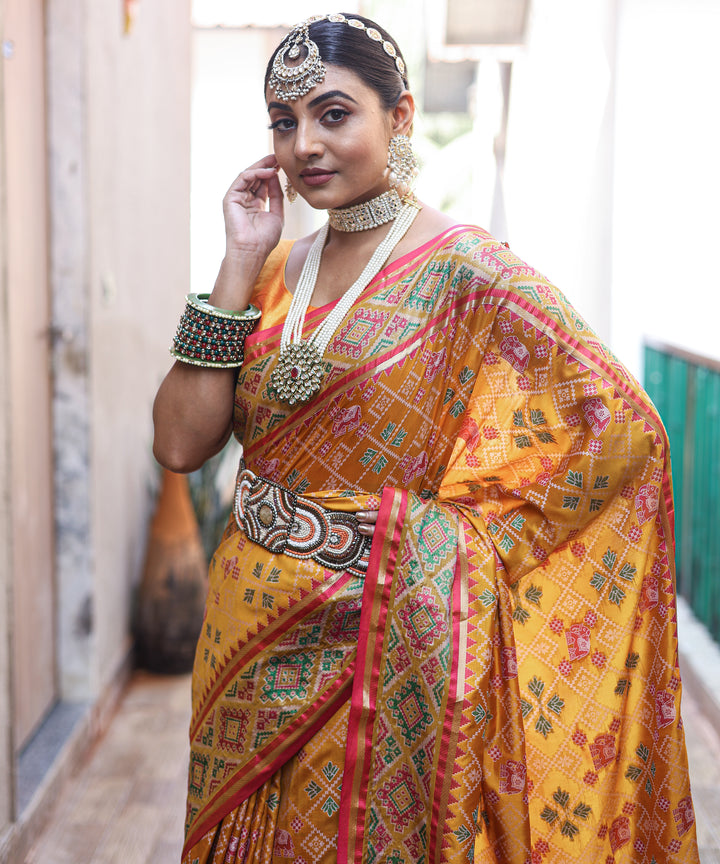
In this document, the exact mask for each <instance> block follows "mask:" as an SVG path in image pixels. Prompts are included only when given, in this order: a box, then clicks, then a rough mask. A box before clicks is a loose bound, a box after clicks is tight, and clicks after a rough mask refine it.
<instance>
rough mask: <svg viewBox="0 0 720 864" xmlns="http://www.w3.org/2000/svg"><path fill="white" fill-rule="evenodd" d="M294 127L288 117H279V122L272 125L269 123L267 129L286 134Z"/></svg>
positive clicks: (293, 123) (293, 122)
mask: <svg viewBox="0 0 720 864" xmlns="http://www.w3.org/2000/svg"><path fill="white" fill-rule="evenodd" d="M294 125H295V121H294V120H291V119H290V118H289V117H281V118H280V119H279V120H275V122H274V123H271V124H270V126H269V128H270V129H272V130H273V132H275V131H278V132H287V131H288V130H289V129H292V128H293V126H294Z"/></svg>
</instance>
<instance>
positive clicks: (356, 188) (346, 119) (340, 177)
mask: <svg viewBox="0 0 720 864" xmlns="http://www.w3.org/2000/svg"><path fill="white" fill-rule="evenodd" d="M326 70H327V71H326V74H325V79H324V80H323V82H322V83H321V84H319V85H317V86H316V87H313V89H312V90H311V91H310V92H309V93H308V94H307V95H305V96H303V97H302V98H300V99H296V100H295V101H294V102H282V101H280V100H279V99H278V98H277V97H276V96H275V93H274V92H273V91H272V90H270V89H269V88H268V90H267V93H266V96H267V103H268V112H269V114H270V123H271V126H270V128H271V129H272V130H273V143H274V149H275V157H276V158H277V161H278V164H279V165H280V167H281V168H282V170H283V171H284V172H285V174H287V176H288V179H289V180H290V182H291V183H292V185H293V186H294V187H295V189H296V190H297V192H298V193H299V194H300V195H302V197H303V198H305V200H306V201H307V202H308V203H309V204H310V205H311V206H312V207H315V208H316V209H318V210H320V209H328V208H331V207H349V206H351V205H353V204H359V203H361V202H363V201H367V200H369V199H370V198H373V197H375V196H376V195H379V194H381V193H382V192H385V191H387V189H388V188H389V185H388V181H387V177H386V171H385V169H386V167H387V157H388V143H389V141H390V139H391V138H392V136H393V134H394V131H395V129H396V126H397V118H396V113H397V111H388V110H386V109H385V108H383V106H382V103H381V101H380V97H379V95H378V94H377V93H376V91H375V90H373V89H372V87H368V85H367V84H365V82H364V81H363V80H362V79H361V78H360V77H359V76H358V75H356V74H355V73H354V72H351V71H350V70H349V69H345V68H343V67H340V66H332V65H330V64H326ZM400 131H405V130H404V129H403V130H400Z"/></svg>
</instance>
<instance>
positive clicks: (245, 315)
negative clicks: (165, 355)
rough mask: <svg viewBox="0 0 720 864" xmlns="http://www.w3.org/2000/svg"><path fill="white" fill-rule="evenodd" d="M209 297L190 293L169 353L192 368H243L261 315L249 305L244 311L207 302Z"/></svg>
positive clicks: (255, 307)
mask: <svg viewBox="0 0 720 864" xmlns="http://www.w3.org/2000/svg"><path fill="white" fill-rule="evenodd" d="M209 297H210V295H209V294H188V295H187V297H186V298H185V299H186V301H187V305H186V306H185V311H184V312H183V314H182V317H181V318H180V323H179V324H178V329H177V333H176V334H175V339H174V340H173V344H172V345H171V346H170V353H171V354H172V356H173V357H175V359H176V360H180V361H182V362H183V363H191V364H192V365H193V366H207V367H210V368H217V369H230V368H234V367H237V366H242V362H243V357H244V353H245V352H244V348H245V339H246V338H247V337H248V336H249V334H250V333H251V332H252V331H253V330H254V329H255V326H256V324H257V323H258V321H259V320H260V315H261V312H260V310H259V309H258V308H257V306H252V305H250V306H248V307H247V309H243V310H242V312H233V311H232V310H230V309H219V308H218V307H217V306H211V305H210V303H208V298H209Z"/></svg>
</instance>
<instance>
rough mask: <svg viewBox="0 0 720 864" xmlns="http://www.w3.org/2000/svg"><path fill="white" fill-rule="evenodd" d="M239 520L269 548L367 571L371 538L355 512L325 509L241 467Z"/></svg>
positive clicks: (332, 567) (255, 539) (236, 509)
mask: <svg viewBox="0 0 720 864" xmlns="http://www.w3.org/2000/svg"><path fill="white" fill-rule="evenodd" d="M233 512H234V514H235V521H236V522H237V524H238V526H239V527H240V528H241V529H242V530H243V531H244V532H245V534H246V535H247V536H248V538H249V539H250V540H252V541H253V542H254V543H258V544H259V545H260V546H262V547H263V548H264V549H267V550H268V552H273V553H276V554H283V555H290V556H292V557H293V558H301V559H302V558H312V559H313V560H314V561H316V562H317V563H318V564H320V565H321V566H323V567H327V568H328V569H329V570H350V569H352V570H355V571H357V572H358V574H364V573H366V572H367V566H368V561H369V559H370V545H371V538H370V537H365V536H364V535H363V534H361V533H360V532H359V530H358V528H359V526H360V523H359V522H358V520H357V519H356V518H355V516H354V515H353V514H352V513H338V512H335V511H333V510H326V509H325V508H324V507H321V506H320V505H319V504H317V503H316V502H315V501H311V500H310V499H308V498H302V497H301V496H300V495H297V494H296V493H295V492H291V491H290V490H289V489H286V488H285V487H284V486H280V485H279V484H277V483H273V482H272V481H271V480H266V479H265V478H264V477H258V476H257V474H254V473H253V472H252V471H249V470H248V469H247V468H241V470H240V471H239V473H238V476H237V483H236V486H235V504H234V507H233Z"/></svg>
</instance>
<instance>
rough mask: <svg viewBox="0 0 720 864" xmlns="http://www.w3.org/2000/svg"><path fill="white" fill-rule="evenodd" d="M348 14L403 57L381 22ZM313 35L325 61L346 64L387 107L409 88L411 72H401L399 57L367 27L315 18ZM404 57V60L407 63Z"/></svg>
mask: <svg viewBox="0 0 720 864" xmlns="http://www.w3.org/2000/svg"><path fill="white" fill-rule="evenodd" d="M343 14H344V15H345V17H346V18H357V19H358V21H362V23H363V24H364V25H365V26H366V27H372V28H374V29H375V30H377V31H378V33H380V35H381V36H382V38H383V40H384V41H387V42H390V43H391V44H392V45H393V46H394V48H395V50H396V51H397V55H398V57H400V58H401V59H403V57H402V52H401V51H400V48H399V46H398V44H397V42H396V41H395V40H394V39H393V38H392V36H391V35H390V34H389V33H388V32H387V30H384V29H383V28H382V27H381V26H380V25H379V24H376V23H375V22H374V21H371V20H370V18H365V17H364V16H363V15H356V14H354V13H351V12H345V13H343ZM309 33H310V38H311V39H312V40H313V42H314V43H315V44H316V45H317V46H318V49H319V50H320V57H321V59H322V61H323V62H324V63H329V64H331V65H332V66H342V67H343V68H345V69H349V70H350V71H351V72H354V73H355V74H356V75H358V76H359V77H360V78H361V79H362V80H363V81H364V82H365V84H367V85H368V87H372V89H373V90H374V91H375V92H376V93H377V94H378V96H379V97H380V101H381V102H382V104H383V107H384V108H386V109H388V110H390V109H392V108H394V107H395V106H396V105H397V103H398V99H399V98H400V94H401V93H402V91H403V90H406V89H409V85H408V79H407V72H406V73H405V75H404V76H403V75H401V74H400V72H399V71H398V68H397V66H396V65H395V60H394V58H393V57H391V56H390V55H389V54H388V53H387V52H386V51H385V50H384V48H383V47H382V43H381V42H376V41H375V40H374V39H371V38H370V37H369V36H368V35H367V32H366V31H365V30H361V29H360V28H358V27H351V26H350V25H349V24H348V23H347V22H345V21H338V22H333V21H328V20H327V19H324V20H322V21H315V22H314V23H313V24H311V25H310V28H309ZM284 44H285V39H283V41H282V42H281V43H280V44H279V45H278V47H277V48H276V49H275V50H274V51H273V54H272V57H271V58H270V61H269V63H268V65H267V69H266V71H265V88H266V89H267V85H268V80H269V78H270V73H271V71H272V64H273V60H274V59H275V56H276V54H277V53H278V51H279V50H280V49H281V48H282V47H283V46H284ZM404 62H405V61H404V59H403V63H404Z"/></svg>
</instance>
